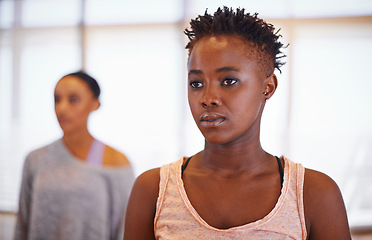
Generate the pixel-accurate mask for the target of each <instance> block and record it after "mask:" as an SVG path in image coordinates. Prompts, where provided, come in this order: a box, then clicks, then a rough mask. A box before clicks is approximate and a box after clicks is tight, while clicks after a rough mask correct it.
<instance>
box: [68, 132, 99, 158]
mask: <svg viewBox="0 0 372 240" xmlns="http://www.w3.org/2000/svg"><path fill="white" fill-rule="evenodd" d="M62 139H63V142H64V143H65V145H66V147H67V149H68V150H69V151H70V152H71V153H72V154H73V155H74V156H75V157H77V158H78V159H80V160H85V159H86V157H87V156H88V153H89V150H90V146H91V144H92V142H93V140H94V138H93V137H92V135H90V133H89V132H88V130H85V131H79V132H73V133H68V134H66V133H65V134H64V135H63V138H62Z"/></svg>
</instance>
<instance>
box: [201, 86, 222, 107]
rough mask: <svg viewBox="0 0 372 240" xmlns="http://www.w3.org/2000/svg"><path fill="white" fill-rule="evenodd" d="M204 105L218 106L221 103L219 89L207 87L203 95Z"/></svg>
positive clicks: (202, 101) (202, 102)
mask: <svg viewBox="0 0 372 240" xmlns="http://www.w3.org/2000/svg"><path fill="white" fill-rule="evenodd" d="M201 104H202V105H203V107H212V106H213V107H218V106H220V105H221V98H220V96H219V94H218V91H216V90H215V89H212V88H210V87H209V88H205V91H204V94H203V97H202V99H201Z"/></svg>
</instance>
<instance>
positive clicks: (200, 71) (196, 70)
mask: <svg viewBox="0 0 372 240" xmlns="http://www.w3.org/2000/svg"><path fill="white" fill-rule="evenodd" d="M201 73H203V71H202V70H199V69H191V70H190V71H189V74H188V75H189V76H190V74H201Z"/></svg>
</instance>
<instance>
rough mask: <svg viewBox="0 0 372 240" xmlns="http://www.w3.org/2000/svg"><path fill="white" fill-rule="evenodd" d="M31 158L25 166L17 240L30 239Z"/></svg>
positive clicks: (20, 196) (16, 232) (15, 237)
mask: <svg viewBox="0 0 372 240" xmlns="http://www.w3.org/2000/svg"><path fill="white" fill-rule="evenodd" d="M29 158H30V156H28V157H27V158H26V160H25V162H24V165H23V172H22V181H21V189H20V195H19V205H18V213H17V222H16V228H15V233H14V239H15V240H22V239H28V225H29V222H30V221H29V219H30V213H31V210H30V207H31V201H32V199H31V195H32V174H31V166H30V159H29Z"/></svg>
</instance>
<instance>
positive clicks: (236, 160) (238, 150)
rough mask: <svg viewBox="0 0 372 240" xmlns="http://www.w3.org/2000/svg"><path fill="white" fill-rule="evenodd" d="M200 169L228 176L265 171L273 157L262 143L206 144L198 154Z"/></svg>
mask: <svg viewBox="0 0 372 240" xmlns="http://www.w3.org/2000/svg"><path fill="white" fill-rule="evenodd" d="M197 158H198V159H199V161H198V162H199V164H200V165H199V167H200V168H205V169H210V170H213V171H218V172H224V173H225V174H227V175H230V174H231V175H234V174H239V173H240V172H242V171H247V170H249V171H253V172H255V171H259V172H261V171H262V170H263V169H265V168H266V167H267V166H268V165H267V163H269V162H270V161H266V160H270V159H271V158H272V156H271V155H270V154H269V153H267V152H265V151H264V150H263V149H262V147H261V144H260V141H259V140H258V141H254V142H250V143H244V144H243V143H240V144H224V145H217V144H211V143H208V142H205V148H204V150H203V151H202V152H200V153H199V154H197Z"/></svg>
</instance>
